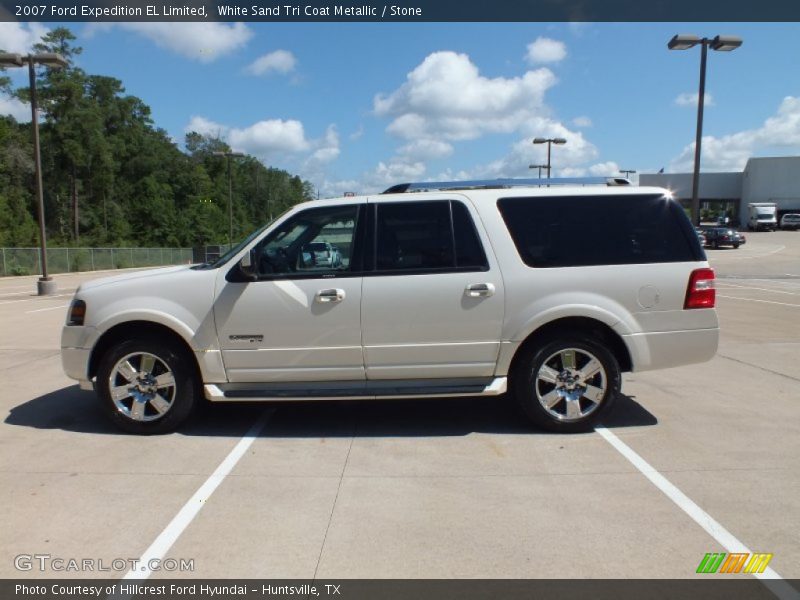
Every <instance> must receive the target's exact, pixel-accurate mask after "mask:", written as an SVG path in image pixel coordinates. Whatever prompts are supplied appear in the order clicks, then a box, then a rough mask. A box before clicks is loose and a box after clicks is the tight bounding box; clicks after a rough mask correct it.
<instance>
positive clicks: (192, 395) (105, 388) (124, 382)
mask: <svg viewBox="0 0 800 600" xmlns="http://www.w3.org/2000/svg"><path fill="white" fill-rule="evenodd" d="M191 360H192V357H191V356H189V355H187V352H186V350H185V349H183V348H181V347H180V346H178V345H177V344H175V343H173V342H162V341H158V340H155V339H151V338H140V339H129V340H125V341H122V342H120V343H118V344H116V345H115V346H113V347H112V348H111V349H110V350H109V351H108V352H106V354H105V356H103V358H102V359H101V360H100V364H99V365H98V370H97V386H96V387H97V395H98V397H99V398H100V401H101V403H102V406H103V410H104V411H105V413H106V414H107V415H108V417H109V418H110V419H111V421H113V422H114V424H115V425H116V426H117V427H119V428H120V429H122V430H123V431H127V432H128V433H137V434H141V435H151V434H159V433H168V432H170V431H174V430H175V429H176V428H177V427H179V426H180V425H181V424H182V423H183V422H184V421H185V420H186V419H187V418H188V417H189V415H190V414H191V412H192V410H193V409H194V407H195V404H196V395H197V391H198V389H199V386H198V382H197V376H196V374H195V369H194V367H193V365H192V364H191V362H190V361H191Z"/></svg>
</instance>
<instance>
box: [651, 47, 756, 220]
mask: <svg viewBox="0 0 800 600" xmlns="http://www.w3.org/2000/svg"><path fill="white" fill-rule="evenodd" d="M698 44H700V46H701V52H700V90H699V92H698V94H697V135H696V137H695V142H694V172H693V174H692V207H691V212H692V223H694V224H695V225H699V224H700V196H699V187H700V144H701V142H702V137H703V108H704V105H705V95H706V60H707V58H708V48H709V47H710V48H711V49H712V50H716V51H718V52H731V51H732V50H736V48H738V47H739V46H741V45H742V38H740V37H736V36H733V35H718V36H716V37H713V38H705V37H704V38H701V37H699V36H696V35H692V34H678V35H675V36H673V37H672V39H671V40H670V41H669V42H668V43H667V48H669V49H670V50H688V49H689V48H694V47H695V46H697V45H698Z"/></svg>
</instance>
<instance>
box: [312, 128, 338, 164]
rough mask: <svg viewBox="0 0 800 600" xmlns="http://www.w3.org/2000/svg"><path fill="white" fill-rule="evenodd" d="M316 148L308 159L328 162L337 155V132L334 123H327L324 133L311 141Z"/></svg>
mask: <svg viewBox="0 0 800 600" xmlns="http://www.w3.org/2000/svg"><path fill="white" fill-rule="evenodd" d="M312 146H315V147H316V150H314V152H313V153H312V154H311V157H310V159H309V160H310V161H313V162H316V163H329V162H331V161H334V160H336V159H337V158H338V157H339V153H340V149H339V132H338V131H337V130H336V126H335V125H328V128H327V129H326V130H325V135H324V136H322V138H321V139H319V140H316V141H315V142H313V143H312Z"/></svg>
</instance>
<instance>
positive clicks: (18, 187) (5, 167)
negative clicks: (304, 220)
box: [0, 28, 312, 246]
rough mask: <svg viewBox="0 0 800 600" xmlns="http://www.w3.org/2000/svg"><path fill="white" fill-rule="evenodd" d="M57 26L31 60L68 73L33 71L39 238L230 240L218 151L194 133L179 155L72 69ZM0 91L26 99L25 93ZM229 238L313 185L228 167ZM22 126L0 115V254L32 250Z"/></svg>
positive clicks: (123, 101) (218, 145)
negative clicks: (41, 204) (41, 59)
mask: <svg viewBox="0 0 800 600" xmlns="http://www.w3.org/2000/svg"><path fill="white" fill-rule="evenodd" d="M74 40H75V36H74V35H73V34H72V33H71V32H70V31H69V29H66V28H58V29H54V30H52V31H50V32H49V33H48V34H47V35H45V36H44V37H43V38H42V40H41V42H40V43H39V44H36V46H35V47H34V50H35V51H36V52H58V53H60V54H61V55H62V56H64V58H66V59H67V60H68V61H69V63H70V66H69V67H68V68H66V69H50V68H45V67H38V68H37V92H38V94H37V95H38V99H39V106H40V109H41V115H40V135H41V148H42V176H43V182H44V183H43V189H44V201H45V215H46V227H47V234H48V240H49V241H50V242H52V243H54V244H56V245H76V244H79V245H81V246H97V245H126V246H127V245H130V246H193V245H202V244H213V243H224V242H226V241H227V238H228V172H227V163H226V159H225V158H224V157H219V156H214V154H213V153H214V152H220V151H222V152H227V151H230V150H231V149H230V148H229V147H228V146H227V144H225V142H223V141H221V140H219V139H216V138H211V137H208V136H203V135H200V134H199V133H195V132H191V133H189V134H187V135H186V139H185V151H184V150H182V149H181V148H179V147H178V146H177V145H176V144H175V143H174V142H173V141H172V140H171V139H170V137H169V135H168V134H167V132H166V131H164V130H163V129H160V128H158V127H156V126H155V124H154V123H153V119H152V118H151V115H150V108H149V107H148V106H147V105H146V104H145V103H144V102H143V101H142V100H141V99H139V98H137V97H135V96H130V95H127V94H126V93H125V88H124V87H123V85H122V82H121V81H120V80H118V79H115V78H113V77H106V76H103V75H89V74H88V73H86V72H85V71H83V70H82V69H79V68H77V67H74V66H72V61H73V59H74V57H75V56H77V55H78V54H80V53H81V48H80V47H78V46H75V45H73V41H74ZM0 91H4V92H5V93H7V94H11V95H13V96H15V97H17V98H19V99H20V100H23V101H26V102H27V101H28V100H29V90H28V87H27V85H25V86H23V87H20V88H19V89H12V86H11V82H10V80H9V79H8V77H4V76H3V73H2V72H0ZM232 169H233V173H232V175H233V233H234V238H235V239H237V238H241V237H243V236H244V235H246V234H247V233H249V232H250V231H252V230H253V229H254V228H256V227H257V226H259V225H261V224H263V223H265V222H267V221H268V220H269V217H270V215H272V216H277V215H278V214H279V213H280V212H282V211H284V210H285V209H287V208H288V207H290V206H292V205H294V204H297V203H298V202H302V201H304V200H308V199H310V198H311V196H312V186H311V184H310V183H308V182H305V181H302V180H301V179H300V178H299V177H297V176H293V175H291V174H289V173H287V172H286V171H282V170H279V169H273V168H267V167H265V166H264V165H263V164H262V163H261V162H260V161H259V160H257V159H256V158H255V157H252V156H245V157H243V158H238V159H234V160H233V165H232ZM33 174H34V163H33V143H32V137H31V125H30V124H29V123H18V122H17V121H16V120H15V119H14V118H13V117H11V116H2V115H0V246H35V245H36V244H37V243H38V228H37V226H36V208H35V200H34V187H33V186H34V176H33Z"/></svg>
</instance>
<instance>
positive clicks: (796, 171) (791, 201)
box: [639, 156, 800, 223]
mask: <svg viewBox="0 0 800 600" xmlns="http://www.w3.org/2000/svg"><path fill="white" fill-rule="evenodd" d="M639 185H655V186H659V187H665V188H667V189H669V190H672V192H673V193H674V195H675V198H677V199H679V200H680V201H681V202H682V203H683V204H685V205H686V206H688V205H689V203H690V202H691V199H692V174H691V173H656V174H645V173H642V174H641V175H639ZM698 195H699V197H700V208H701V209H703V208H709V207H711V203H715V205H716V207H717V208H718V209H719V210H720V212H724V213H725V214H727V215H728V216H729V217H731V219H732V220H733V221H734V222H736V221H737V220H738V221H739V222H740V223H745V222H746V221H747V205H748V204H750V203H751V202H774V203H775V204H776V205H777V207H778V221H780V218H781V216H782V215H783V214H785V213H788V212H796V213H800V156H787V157H774V158H751V159H749V160H748V161H747V164H746V165H745V167H744V171H740V172H732V173H731V172H728V173H703V172H701V173H700V186H699V190H698Z"/></svg>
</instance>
